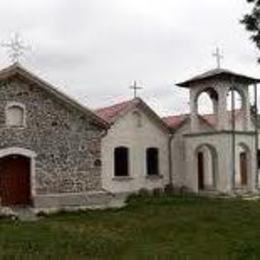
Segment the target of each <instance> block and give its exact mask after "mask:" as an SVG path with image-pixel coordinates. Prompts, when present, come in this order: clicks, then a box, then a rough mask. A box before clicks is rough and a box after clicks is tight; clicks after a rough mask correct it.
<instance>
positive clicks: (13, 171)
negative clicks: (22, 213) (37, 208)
mask: <svg viewBox="0 0 260 260" xmlns="http://www.w3.org/2000/svg"><path fill="white" fill-rule="evenodd" d="M30 186H31V185H30V159H29V158H26V157H24V156H20V155H10V156H6V157H4V158H2V159H0V197H1V204H2V205H3V206H12V205H28V204H30V202H31V191H30Z"/></svg>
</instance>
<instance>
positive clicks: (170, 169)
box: [168, 132, 174, 185]
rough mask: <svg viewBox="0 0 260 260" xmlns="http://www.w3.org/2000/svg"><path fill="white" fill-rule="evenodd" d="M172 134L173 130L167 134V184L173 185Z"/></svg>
mask: <svg viewBox="0 0 260 260" xmlns="http://www.w3.org/2000/svg"><path fill="white" fill-rule="evenodd" d="M173 137H174V134H173V132H172V133H171V134H170V135H169V139H168V155H169V157H168V160H169V185H173V176H172V140H173Z"/></svg>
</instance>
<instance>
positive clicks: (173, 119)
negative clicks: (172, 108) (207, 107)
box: [162, 110, 243, 129]
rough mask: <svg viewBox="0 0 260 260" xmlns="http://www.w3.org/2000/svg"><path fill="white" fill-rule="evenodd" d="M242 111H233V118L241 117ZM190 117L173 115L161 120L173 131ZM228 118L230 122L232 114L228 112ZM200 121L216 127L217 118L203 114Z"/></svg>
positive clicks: (187, 115) (188, 115) (213, 115)
mask: <svg viewBox="0 0 260 260" xmlns="http://www.w3.org/2000/svg"><path fill="white" fill-rule="evenodd" d="M242 112H243V111H242V110H235V118H237V117H238V116H239V115H241V113H242ZM189 117H190V114H183V115H173V116H168V117H164V118H162V120H163V121H164V122H165V123H166V124H167V125H168V126H169V127H170V128H173V129H177V128H179V127H180V126H181V125H182V124H183V123H184V121H185V120H186V119H187V118H189ZM228 118H229V120H230V122H231V120H232V114H231V111H228ZM200 119H202V120H204V121H206V123H208V124H209V125H210V126H212V127H216V126H217V117H216V115H215V114H205V115H201V116H200Z"/></svg>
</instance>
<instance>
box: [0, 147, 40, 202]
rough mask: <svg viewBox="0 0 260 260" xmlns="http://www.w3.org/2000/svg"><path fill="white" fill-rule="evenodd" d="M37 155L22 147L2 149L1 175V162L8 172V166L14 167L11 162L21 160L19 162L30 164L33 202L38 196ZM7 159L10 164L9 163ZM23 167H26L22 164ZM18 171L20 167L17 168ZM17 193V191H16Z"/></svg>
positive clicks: (0, 156)
mask: <svg viewBox="0 0 260 260" xmlns="http://www.w3.org/2000/svg"><path fill="white" fill-rule="evenodd" d="M36 156H37V154H36V153H35V152H33V151H31V150H28V149H24V148H21V147H9V148H5V149H0V174H1V170H3V169H2V168H1V162H3V163H4V168H5V169H6V170H7V171H8V167H9V166H8V165H11V167H13V165H14V164H13V162H11V160H15V159H19V160H17V161H20V162H21V161H23V162H24V163H25V164H26V162H25V161H27V162H28V168H29V169H28V171H29V184H30V198H31V200H32V202H33V198H34V196H35V195H36V188H35V187H36V183H35V182H36V179H35V158H36ZM7 159H8V160H9V162H7ZM22 165H24V164H23V163H22ZM17 168H18V170H20V169H19V167H17ZM14 192H16V191H14Z"/></svg>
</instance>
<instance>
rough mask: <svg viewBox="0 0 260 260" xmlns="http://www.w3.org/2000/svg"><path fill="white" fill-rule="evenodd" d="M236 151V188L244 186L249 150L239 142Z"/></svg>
mask: <svg viewBox="0 0 260 260" xmlns="http://www.w3.org/2000/svg"><path fill="white" fill-rule="evenodd" d="M236 153H237V154H236V158H237V160H236V174H235V186H236V187H237V188H240V187H246V186H247V185H248V177H249V173H250V163H249V162H250V151H249V149H248V147H247V146H246V145H244V144H239V145H238V147H237V149H236Z"/></svg>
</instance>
